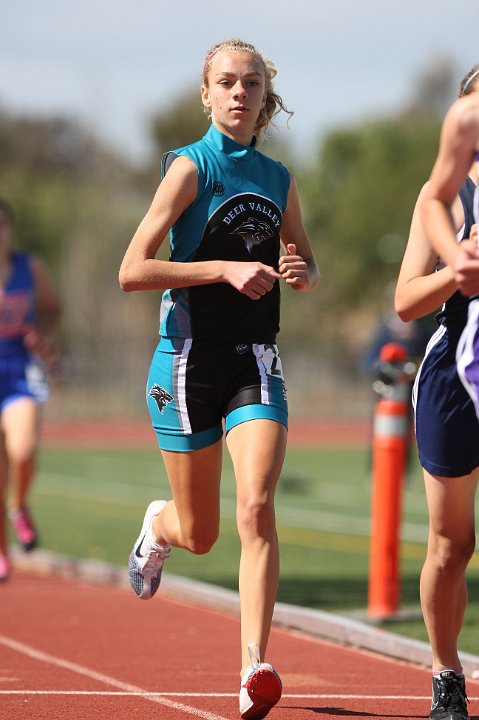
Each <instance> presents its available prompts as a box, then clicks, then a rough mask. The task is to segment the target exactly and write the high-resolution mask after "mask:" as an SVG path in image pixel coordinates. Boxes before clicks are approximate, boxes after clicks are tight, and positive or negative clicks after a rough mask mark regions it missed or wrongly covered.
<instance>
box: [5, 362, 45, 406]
mask: <svg viewBox="0 0 479 720" xmlns="http://www.w3.org/2000/svg"><path fill="white" fill-rule="evenodd" d="M0 368H1V370H0V411H1V410H3V409H4V408H5V407H6V406H7V405H9V404H10V403H11V402H14V401H15V400H19V399H20V398H24V397H27V398H32V399H33V400H35V402H38V403H42V402H45V400H47V399H48V397H49V395H50V387H49V384H48V381H47V378H46V375H45V371H44V369H43V366H42V365H41V363H40V362H39V361H38V360H36V359H35V358H32V357H16V356H9V357H2V358H0Z"/></svg>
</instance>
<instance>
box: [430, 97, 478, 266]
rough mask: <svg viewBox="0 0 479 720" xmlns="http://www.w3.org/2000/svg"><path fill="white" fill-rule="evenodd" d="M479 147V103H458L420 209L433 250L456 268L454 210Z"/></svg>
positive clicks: (448, 121)
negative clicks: (453, 207) (454, 204)
mask: <svg viewBox="0 0 479 720" xmlns="http://www.w3.org/2000/svg"><path fill="white" fill-rule="evenodd" d="M478 143H479V102H478V100H477V98H475V97H473V95H471V96H468V97H467V98H461V99H460V100H457V101H456V102H455V103H454V105H453V106H452V107H451V109H450V110H449V112H448V114H447V115H446V118H445V120H444V123H443V127H442V131H441V140H440V146H439V153H438V156H437V159H436V162H435V164H434V167H433V170H432V173H431V179H430V182H429V185H428V189H427V191H426V195H425V198H424V202H423V204H422V208H421V218H422V221H423V224H424V228H425V230H426V233H427V235H428V238H429V242H430V243H431V245H432V247H433V248H434V250H435V251H436V252H437V253H438V255H439V256H440V257H441V258H442V259H443V260H444V262H445V263H447V264H448V265H451V266H453V265H454V262H455V260H456V258H457V257H458V254H459V253H460V251H459V248H458V245H457V242H456V238H455V231H454V222H453V216H452V206H453V203H454V199H455V197H456V196H457V194H458V193H459V190H460V189H461V187H462V185H463V183H464V181H465V179H466V177H467V175H468V173H469V170H470V168H471V165H472V163H473V161H474V155H475V151H476V147H477V146H478Z"/></svg>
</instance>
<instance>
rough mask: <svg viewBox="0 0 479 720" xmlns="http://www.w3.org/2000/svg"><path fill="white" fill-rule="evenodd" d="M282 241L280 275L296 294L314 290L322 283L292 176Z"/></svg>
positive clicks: (282, 226) (284, 216) (282, 229)
mask: <svg viewBox="0 0 479 720" xmlns="http://www.w3.org/2000/svg"><path fill="white" fill-rule="evenodd" d="M281 241H282V243H283V244H284V246H285V248H286V255H282V256H281V257H280V258H279V266H278V267H279V272H280V275H281V277H282V278H283V279H284V280H285V281H286V283H287V284H288V285H291V287H293V288H294V289H295V290H301V291H307V290H313V289H314V288H315V287H316V285H317V284H318V282H319V268H318V265H317V263H316V260H315V258H314V254H313V250H312V248H311V243H310V241H309V237H308V234H307V232H306V228H305V227H304V223H303V218H302V215H301V207H300V204H299V196H298V190H297V187H296V182H295V179H294V178H293V177H292V176H291V183H290V186H289V192H288V204H287V207H286V210H285V211H284V213H283V222H282V225H281Z"/></svg>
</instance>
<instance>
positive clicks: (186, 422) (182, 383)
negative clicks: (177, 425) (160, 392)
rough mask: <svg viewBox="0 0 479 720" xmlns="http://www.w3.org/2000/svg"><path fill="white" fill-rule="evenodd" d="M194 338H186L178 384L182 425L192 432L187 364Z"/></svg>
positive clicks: (178, 403) (178, 408)
mask: <svg viewBox="0 0 479 720" xmlns="http://www.w3.org/2000/svg"><path fill="white" fill-rule="evenodd" d="M192 342H193V340H192V339H191V338H188V339H186V340H185V344H184V345H183V349H182V351H181V356H180V359H179V361H178V375H177V378H178V385H177V396H176V403H177V410H178V412H179V414H180V418H181V427H182V430H183V432H185V433H191V424H190V418H189V417H188V408H187V406H186V366H187V364H188V355H189V353H190V350H191V344H192Z"/></svg>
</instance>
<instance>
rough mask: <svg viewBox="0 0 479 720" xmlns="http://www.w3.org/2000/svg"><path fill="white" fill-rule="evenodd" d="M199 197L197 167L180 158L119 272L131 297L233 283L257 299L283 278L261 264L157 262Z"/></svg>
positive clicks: (142, 223)
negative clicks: (145, 292) (170, 235)
mask: <svg viewBox="0 0 479 720" xmlns="http://www.w3.org/2000/svg"><path fill="white" fill-rule="evenodd" d="M197 192H198V173H197V169H196V166H195V164H194V163H193V161H192V160H190V159H189V158H187V157H184V156H180V157H178V158H176V159H175V160H174V162H173V163H172V164H171V166H170V168H169V169H168V172H167V173H166V175H165V177H164V178H163V180H162V182H161V184H160V186H159V188H158V190H157V192H156V194H155V197H154V198H153V202H152V204H151V207H150V209H149V210H148V212H147V213H146V215H145V217H144V218H143V220H142V221H141V223H140V225H139V227H138V230H137V231H136V233H135V235H134V236H133V239H132V241H131V242H130V245H129V247H128V249H127V251H126V253H125V256H124V258H123V262H122V263H121V267H120V273H119V282H120V286H121V288H122V289H123V290H125V291H127V292H130V291H133V290H165V289H166V288H179V287H191V286H194V285H208V284H211V283H217V282H227V283H229V284H230V285H232V286H233V287H235V288H236V289H237V290H238V291H239V292H242V293H244V294H245V295H247V296H248V297H250V298H251V299H253V300H257V299H258V298H259V297H261V296H262V295H264V294H265V293H266V292H269V290H271V288H272V287H273V285H274V283H275V282H276V280H277V279H278V278H279V274H278V273H277V272H276V271H275V269H274V268H272V267H269V266H267V265H263V264H262V263H259V262H252V263H243V262H232V261H226V260H206V261H202V262H171V261H168V260H157V259H156V257H155V256H156V253H157V252H158V250H159V248H160V246H161V244H162V242H163V241H164V239H165V237H166V236H167V234H168V232H169V231H170V229H171V227H172V226H173V225H174V224H175V222H176V221H177V220H178V218H179V217H180V215H181V214H182V213H183V212H184V211H185V210H186V209H187V208H188V207H189V205H191V203H192V202H193V201H194V199H195V198H196V194H197Z"/></svg>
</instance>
